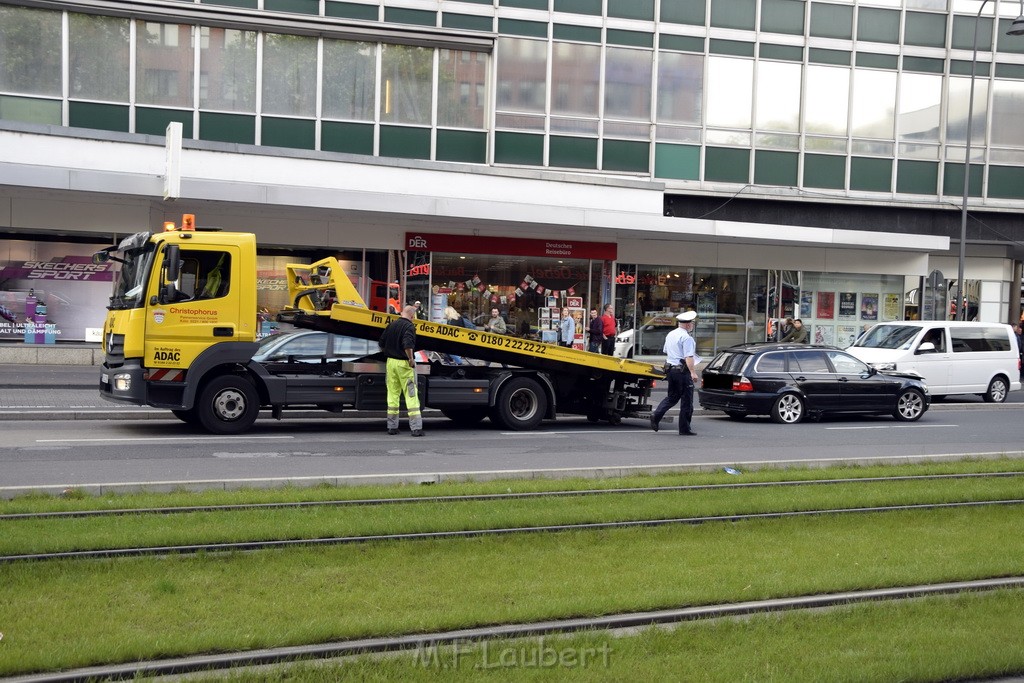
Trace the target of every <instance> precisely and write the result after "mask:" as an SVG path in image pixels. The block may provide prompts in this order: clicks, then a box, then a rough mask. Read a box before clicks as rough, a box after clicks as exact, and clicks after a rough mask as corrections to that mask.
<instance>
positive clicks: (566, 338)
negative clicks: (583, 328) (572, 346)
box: [561, 315, 576, 344]
mask: <svg viewBox="0 0 1024 683" xmlns="http://www.w3.org/2000/svg"><path fill="white" fill-rule="evenodd" d="M575 336H576V321H575V320H573V317H572V316H571V315H567V316H565V317H564V318H562V339H561V341H562V343H565V344H568V343H570V342H571V341H572V340H573V337H575Z"/></svg>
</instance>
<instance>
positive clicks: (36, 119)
mask: <svg viewBox="0 0 1024 683" xmlns="http://www.w3.org/2000/svg"><path fill="white" fill-rule="evenodd" d="M60 109H61V104H60V102H57V101H56V100H39V99H35V98H33V97H9V96H5V95H0V119H5V120H7V121H24V122H25V123H47V124H49V125H51V126H59V125H60V124H61V115H60V113H61V112H60Z"/></svg>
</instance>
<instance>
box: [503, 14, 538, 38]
mask: <svg viewBox="0 0 1024 683" xmlns="http://www.w3.org/2000/svg"><path fill="white" fill-rule="evenodd" d="M498 33H501V34H504V35H507V36H526V37H528V38H547V37H548V25H547V24H546V23H544V22H542V21H523V20H522V19H498Z"/></svg>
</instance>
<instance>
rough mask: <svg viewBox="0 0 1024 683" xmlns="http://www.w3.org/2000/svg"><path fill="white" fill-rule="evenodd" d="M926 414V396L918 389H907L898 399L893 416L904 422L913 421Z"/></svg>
mask: <svg viewBox="0 0 1024 683" xmlns="http://www.w3.org/2000/svg"><path fill="white" fill-rule="evenodd" d="M922 415H924V397H923V396H921V393H920V392H919V391H917V390H916V389H907V390H906V391H904V392H903V393H901V394H900V395H899V398H897V399H896V411H895V412H894V413H893V417H895V418H896V419H897V420H900V421H902V422H913V421H914V420H916V419H918V418H919V417H921V416H922Z"/></svg>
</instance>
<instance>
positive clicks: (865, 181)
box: [850, 157, 892, 192]
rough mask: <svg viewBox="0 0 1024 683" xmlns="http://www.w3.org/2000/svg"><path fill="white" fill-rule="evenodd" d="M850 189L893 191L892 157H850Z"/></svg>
mask: <svg viewBox="0 0 1024 683" xmlns="http://www.w3.org/2000/svg"><path fill="white" fill-rule="evenodd" d="M850 189H851V190H866V191H868V192H892V159H872V158H869V157H853V158H852V159H850Z"/></svg>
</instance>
